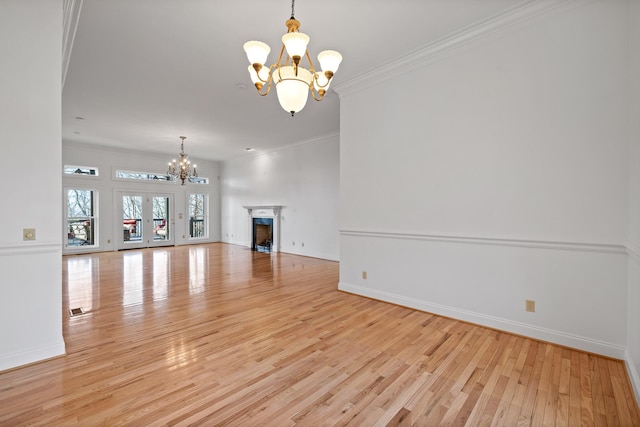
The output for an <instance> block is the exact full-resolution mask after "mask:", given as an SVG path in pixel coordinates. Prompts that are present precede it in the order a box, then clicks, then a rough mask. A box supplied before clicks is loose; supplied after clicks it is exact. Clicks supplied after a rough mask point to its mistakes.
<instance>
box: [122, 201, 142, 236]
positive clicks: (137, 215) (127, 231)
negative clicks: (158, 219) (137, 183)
mask: <svg viewBox="0 0 640 427" xmlns="http://www.w3.org/2000/svg"><path fill="white" fill-rule="evenodd" d="M122 227H123V232H124V241H125V242H135V241H140V240H142V196H122Z"/></svg>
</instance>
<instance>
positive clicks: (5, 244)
mask: <svg viewBox="0 0 640 427" xmlns="http://www.w3.org/2000/svg"><path fill="white" fill-rule="evenodd" d="M61 40H62V2H61V1H51V0H32V1H29V2H25V1H22V0H3V1H2V2H0V57H2V58H3V60H2V61H0V92H1V93H2V96H0V111H1V112H2V114H0V140H1V141H3V142H2V144H3V148H4V150H3V151H4V152H5V153H8V154H9V155H8V157H6V160H7V161H5V162H4V165H3V175H4V179H3V180H2V181H1V182H0V191H1V194H2V200H3V202H4V205H5V206H4V208H3V209H2V210H0V223H2V227H1V228H0V272H2V274H1V275H0V370H4V369H9V368H12V367H15V366H19V365H23V364H27V363H31V362H35V361H37V360H41V359H45V358H50V357H54V356H58V355H61V354H64V352H65V347H64V340H63V337H62V313H61V304H62V283H61V280H62V270H61V264H60V257H61V250H60V242H61V239H60V221H61V218H60V211H61V207H60V197H59V194H60V193H61V179H60V173H59V170H60V169H59V168H60V159H61V154H60V153H61V150H60V137H61V108H60V99H61V90H62V87H61V72H60V70H61V64H62V52H61ZM23 228H35V229H36V240H35V241H23Z"/></svg>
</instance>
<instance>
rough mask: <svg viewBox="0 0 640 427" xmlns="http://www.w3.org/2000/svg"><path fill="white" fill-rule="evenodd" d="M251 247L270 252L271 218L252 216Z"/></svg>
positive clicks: (271, 238)
mask: <svg viewBox="0 0 640 427" xmlns="http://www.w3.org/2000/svg"><path fill="white" fill-rule="evenodd" d="M252 236H253V238H252V242H251V249H252V250H254V251H258V252H271V248H272V247H273V218H253V233H252Z"/></svg>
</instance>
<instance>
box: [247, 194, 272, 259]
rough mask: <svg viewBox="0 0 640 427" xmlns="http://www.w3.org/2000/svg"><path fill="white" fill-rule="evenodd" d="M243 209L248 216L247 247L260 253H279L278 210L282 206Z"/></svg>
mask: <svg viewBox="0 0 640 427" xmlns="http://www.w3.org/2000/svg"><path fill="white" fill-rule="evenodd" d="M243 208H245V209H246V210H247V212H248V214H249V221H248V227H249V239H250V241H249V247H250V248H251V249H252V250H254V251H260V252H280V209H281V208H282V206H280V205H262V206H243ZM269 234H270V235H269ZM269 237H270V238H269ZM265 243H266V244H265Z"/></svg>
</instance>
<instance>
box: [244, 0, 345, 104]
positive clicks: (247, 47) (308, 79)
mask: <svg viewBox="0 0 640 427" xmlns="http://www.w3.org/2000/svg"><path fill="white" fill-rule="evenodd" d="M294 3H295V0H291V18H289V20H287V22H286V23H285V24H286V26H287V33H286V34H285V35H283V36H282V48H281V49H280V56H279V57H278V61H277V62H276V63H275V64H273V65H271V66H270V67H268V68H267V67H265V66H264V63H265V62H266V61H267V56H268V55H269V52H270V51H271V48H270V47H269V45H267V44H266V43H263V42H259V41H248V42H246V43H245V44H244V51H245V52H246V53H247V57H248V58H249V62H250V63H251V65H249V75H250V76H251V81H252V82H253V84H254V85H255V87H256V89H258V94H260V95H261V96H265V95H266V94H268V93H269V91H270V90H271V84H272V83H274V84H275V85H276V92H277V95H278V101H280V106H282V108H284V110H285V111H287V112H289V113H291V116H293V115H294V114H295V113H297V112H298V111H300V110H302V109H303V108H304V106H305V105H306V103H307V99H308V97H309V92H311V96H312V97H313V99H315V100H316V101H320V100H322V98H323V97H324V94H325V93H326V92H327V89H329V83H330V82H331V78H332V77H333V75H334V74H335V72H336V71H338V66H339V65H340V62H342V55H340V54H339V53H338V52H336V51H335V50H325V51H322V52H320V53H319V54H318V62H319V63H320V68H321V69H322V71H321V72H319V71H316V70H315V68H314V67H313V63H312V62H311V57H310V56H309V52H308V51H307V44H309V36H308V35H306V34H304V33H301V32H299V31H298V29H299V28H300V21H298V20H297V19H296V18H295V17H294ZM285 50H286V51H287V55H286V57H285V58H284V59H283V56H284V51H285ZM303 57H306V58H307V62H308V63H309V65H308V68H304V67H302V65H301V61H302V58H303ZM265 85H266V88H265Z"/></svg>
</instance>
